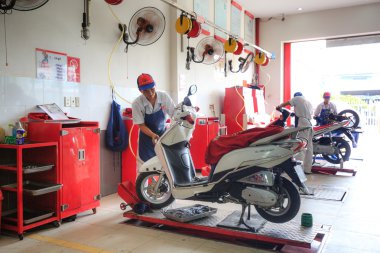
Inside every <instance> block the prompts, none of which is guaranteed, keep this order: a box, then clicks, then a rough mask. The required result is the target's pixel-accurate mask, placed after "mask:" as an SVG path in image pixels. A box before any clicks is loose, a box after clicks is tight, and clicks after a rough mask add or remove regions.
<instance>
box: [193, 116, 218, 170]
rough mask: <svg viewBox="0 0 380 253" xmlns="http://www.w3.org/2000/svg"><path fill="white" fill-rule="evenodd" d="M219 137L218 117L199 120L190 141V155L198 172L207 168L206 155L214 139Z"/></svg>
mask: <svg viewBox="0 0 380 253" xmlns="http://www.w3.org/2000/svg"><path fill="white" fill-rule="evenodd" d="M218 135H219V119H218V118H217V117H209V118H207V117H206V118H197V122H196V126H195V130H194V132H193V138H192V139H191V140H190V153H191V157H192V158H193V162H194V167H195V168H196V169H198V170H200V169H202V168H203V167H205V166H207V164H206V162H205V154H206V150H207V146H208V144H209V143H210V141H211V140H212V139H214V138H215V137H217V136H218Z"/></svg>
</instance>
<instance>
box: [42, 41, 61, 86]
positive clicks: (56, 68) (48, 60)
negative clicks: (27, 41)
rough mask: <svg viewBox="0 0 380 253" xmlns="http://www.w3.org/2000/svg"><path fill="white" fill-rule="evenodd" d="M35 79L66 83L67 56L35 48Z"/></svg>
mask: <svg viewBox="0 0 380 253" xmlns="http://www.w3.org/2000/svg"><path fill="white" fill-rule="evenodd" d="M36 67H37V68H36V69H37V78H38V79H45V80H55V81H64V82H65V81H67V55H66V54H65V53H60V52H54V51H50V50H44V49H40V48H36Z"/></svg>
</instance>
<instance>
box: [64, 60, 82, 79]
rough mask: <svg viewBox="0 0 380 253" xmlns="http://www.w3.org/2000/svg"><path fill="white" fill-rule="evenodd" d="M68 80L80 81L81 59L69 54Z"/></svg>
mask: <svg viewBox="0 0 380 253" xmlns="http://www.w3.org/2000/svg"><path fill="white" fill-rule="evenodd" d="M67 81H68V82H74V83H80V59H79V58H77V57H71V56H67Z"/></svg>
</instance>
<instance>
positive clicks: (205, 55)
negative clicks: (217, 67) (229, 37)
mask: <svg viewBox="0 0 380 253" xmlns="http://www.w3.org/2000/svg"><path fill="white" fill-rule="evenodd" d="M223 55H224V50H223V43H222V42H220V41H219V40H216V39H215V38H214V37H212V36H209V37H206V38H204V39H202V40H201V41H200V42H199V43H198V45H197V47H196V49H195V58H196V59H197V60H198V61H201V62H202V63H204V64H207V65H210V64H214V63H217V62H218V61H219V60H220V59H221V58H222V57H223Z"/></svg>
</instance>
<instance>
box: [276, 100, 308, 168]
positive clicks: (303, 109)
mask: <svg viewBox="0 0 380 253" xmlns="http://www.w3.org/2000/svg"><path fill="white" fill-rule="evenodd" d="M286 106H293V107H294V113H295V115H296V127H310V129H307V130H304V131H301V132H299V134H298V137H300V138H304V139H306V140H307V147H306V149H303V150H302V151H301V152H300V153H298V154H297V156H296V158H297V159H298V160H301V161H303V169H304V171H305V173H306V174H310V173H311V166H312V162H313V128H312V124H311V121H310V120H311V117H312V116H311V115H312V113H313V106H312V105H311V103H310V102H309V101H307V100H306V99H305V97H304V96H303V95H302V93H301V92H296V93H294V97H293V98H292V99H291V100H289V101H287V102H284V103H282V104H280V105H279V106H277V107H276V109H280V108H282V107H286Z"/></svg>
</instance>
